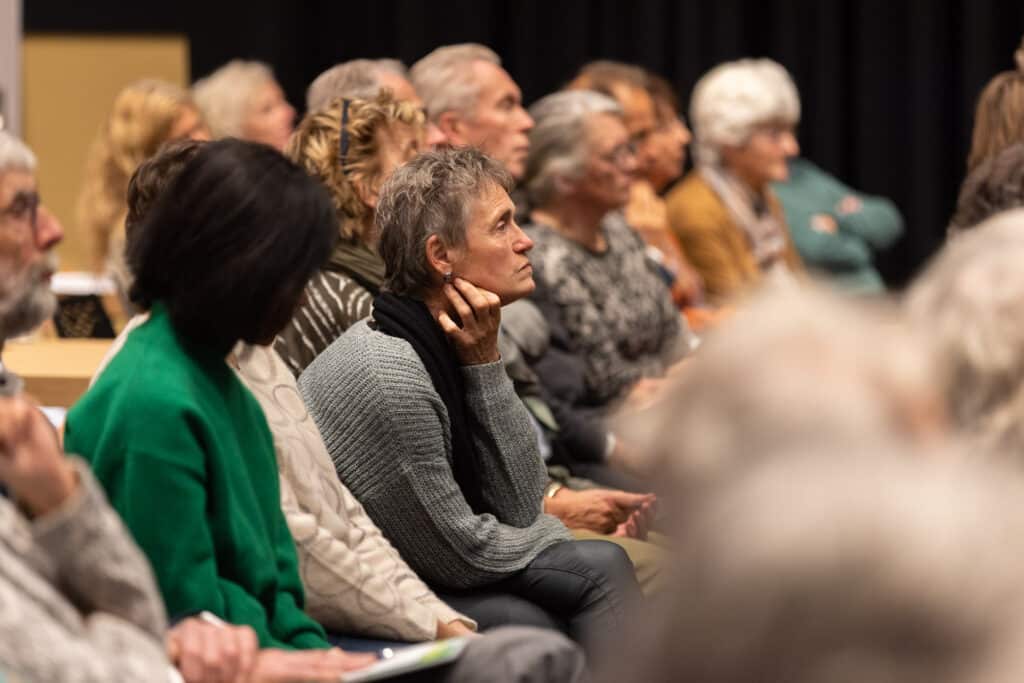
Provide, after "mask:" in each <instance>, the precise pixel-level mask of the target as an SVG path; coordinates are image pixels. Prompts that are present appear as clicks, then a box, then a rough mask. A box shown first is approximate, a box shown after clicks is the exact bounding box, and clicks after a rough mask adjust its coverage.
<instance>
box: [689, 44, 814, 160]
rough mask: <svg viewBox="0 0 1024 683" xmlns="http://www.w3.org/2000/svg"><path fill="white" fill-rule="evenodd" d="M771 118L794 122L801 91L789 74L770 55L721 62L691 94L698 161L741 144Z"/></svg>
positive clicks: (714, 158) (691, 113) (716, 156)
mask: <svg viewBox="0 0 1024 683" xmlns="http://www.w3.org/2000/svg"><path fill="white" fill-rule="evenodd" d="M772 121H781V122H784V123H787V124H789V125H794V126H795V125H796V124H797V123H798V122H799V121H800V95H799V94H798V93H797V90H796V85H795V84H794V83H793V79H792V78H790V76H789V73H788V72H787V71H786V69H785V68H783V67H782V65H781V64H779V63H778V62H774V61H772V60H770V59H741V60H738V61H735V62H726V63H724V64H719V65H718V66H716V67H715V68H713V69H711V71H709V72H707V73H706V74H704V76H702V77H701V79H700V80H699V81H697V85H696V86H695V87H694V89H693V96H692V97H691V98H690V123H691V124H692V126H693V134H694V139H695V143H696V147H695V151H696V157H697V161H698V163H701V164H715V163H718V160H719V158H720V155H719V150H720V148H721V147H723V146H730V147H733V146H739V145H742V144H743V143H744V142H746V141H747V139H748V138H749V137H750V135H751V134H752V133H753V132H754V129H755V128H756V127H757V126H759V125H762V124H765V123H769V122H772Z"/></svg>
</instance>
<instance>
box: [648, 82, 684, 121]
mask: <svg viewBox="0 0 1024 683" xmlns="http://www.w3.org/2000/svg"><path fill="white" fill-rule="evenodd" d="M645 75H646V76H647V93H648V94H649V95H650V96H651V99H653V100H654V104H655V105H656V106H657V105H658V104H661V105H663V106H667V107H668V108H669V109H671V110H672V113H673V115H674V116H675V115H678V114H679V95H677V94H676V89H675V88H673V87H672V84H671V83H669V82H668V80H666V79H664V78H662V77H661V76H659V75H658V74H656V73H654V72H651V71H647V72H645ZM658 118H659V119H660V118H661V113H660V112H659V114H658ZM659 122H660V123H665V122H664V121H659Z"/></svg>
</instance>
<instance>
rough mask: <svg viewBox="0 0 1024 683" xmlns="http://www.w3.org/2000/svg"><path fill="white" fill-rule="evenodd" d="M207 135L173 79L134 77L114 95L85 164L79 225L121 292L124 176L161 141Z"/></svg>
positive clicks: (96, 263)
mask: <svg viewBox="0 0 1024 683" xmlns="http://www.w3.org/2000/svg"><path fill="white" fill-rule="evenodd" d="M209 137H210V133H209V130H208V129H207V128H206V124H205V123H204V122H203V119H202V116H201V115H200V113H199V110H198V109H197V108H196V106H195V104H194V103H193V102H192V99H191V98H190V97H189V95H188V92H187V91H185V90H184V89H182V88H180V87H178V86H176V85H174V84H172V83H167V82H165V81H159V80H154V79H146V80H141V81H136V82H135V83H132V84H130V85H128V86H126V87H125V88H124V89H123V90H121V92H120V93H118V95H117V97H116V98H115V99H114V106H113V107H112V109H111V112H110V116H109V117H108V118H107V120H106V121H105V122H104V123H103V125H102V127H101V128H100V132H99V135H98V136H97V138H96V141H95V142H94V143H93V148H92V151H91V153H90V156H89V161H88V163H87V166H86V176H85V185H84V187H83V189H82V193H81V194H80V195H79V198H78V223H79V226H81V228H82V229H84V230H85V231H86V232H87V234H88V235H89V236H90V237H91V239H92V242H93V255H92V261H93V263H92V265H93V268H94V269H95V270H97V271H104V270H110V271H111V274H112V275H113V276H114V279H115V281H116V282H117V284H118V286H119V287H120V289H121V291H122V292H126V291H127V285H128V275H127V270H126V268H125V266H124V257H123V253H122V252H123V251H124V220H125V214H126V212H127V206H126V204H125V196H126V194H127V192H128V180H129V179H130V178H131V176H132V173H134V172H135V169H136V168H138V166H139V164H141V163H142V162H143V161H146V160H147V159H149V158H150V157H152V156H153V155H155V154H156V153H157V151H158V150H159V149H160V147H161V146H162V145H163V144H164V143H165V142H168V141H169V140H178V139H185V138H192V139H196V140H204V139H209Z"/></svg>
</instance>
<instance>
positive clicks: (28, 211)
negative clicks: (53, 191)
mask: <svg viewBox="0 0 1024 683" xmlns="http://www.w3.org/2000/svg"><path fill="white" fill-rule="evenodd" d="M39 203H40V199H39V193H38V192H18V193H17V194H15V195H14V199H12V200H11V203H10V204H8V205H7V206H6V207H4V208H3V209H0V216H3V217H9V218H12V219H14V220H15V221H27V222H28V224H29V227H30V228H32V234H33V235H35V232H36V225H37V224H38V222H39Z"/></svg>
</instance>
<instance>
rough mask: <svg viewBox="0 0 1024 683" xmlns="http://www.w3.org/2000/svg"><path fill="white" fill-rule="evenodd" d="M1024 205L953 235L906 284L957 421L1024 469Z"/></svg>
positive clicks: (911, 309) (914, 315)
mask: <svg viewBox="0 0 1024 683" xmlns="http://www.w3.org/2000/svg"><path fill="white" fill-rule="evenodd" d="M1022 264H1024V209H1014V210H1012V211H1006V212H1004V213H1001V214H997V215H996V216H994V217H992V218H990V219H988V220H986V221H984V222H982V223H981V224H979V225H978V226H977V227H975V228H973V229H971V230H968V231H966V232H963V233H960V234H958V235H957V236H956V237H955V238H953V239H951V240H950V241H949V243H948V244H947V245H946V246H945V248H944V249H943V250H942V251H941V252H940V253H939V255H938V256H937V257H936V258H935V259H934V261H933V262H932V263H931V264H930V265H929V266H928V269H927V270H926V271H925V272H924V274H923V275H921V276H920V277H919V278H918V279H917V281H916V282H915V283H914V284H913V286H912V287H911V288H910V290H909V292H908V294H907V298H906V306H907V310H908V312H909V315H910V317H911V319H912V320H914V321H915V322H916V324H917V325H918V326H919V327H920V328H921V329H922V330H925V331H927V333H928V334H929V335H931V336H932V337H933V338H934V339H935V341H936V343H937V344H938V348H939V351H940V353H941V354H942V356H943V358H944V360H945V362H946V364H947V365H948V372H947V373H946V376H945V377H944V379H945V381H946V389H947V390H946V392H945V393H946V396H947V399H948V402H949V412H950V414H951V417H952V418H953V420H954V422H955V423H956V425H957V426H958V427H959V428H960V429H961V430H963V432H964V433H965V434H966V435H967V436H968V437H970V438H972V440H974V441H975V442H976V444H977V445H980V446H982V447H985V448H986V449H988V450H991V451H994V452H1006V453H1007V454H1009V455H1011V456H1012V457H1014V459H1015V461H1016V462H1017V463H1018V464H1019V465H1022V466H1024V267H1022Z"/></svg>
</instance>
